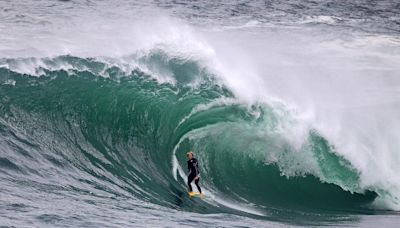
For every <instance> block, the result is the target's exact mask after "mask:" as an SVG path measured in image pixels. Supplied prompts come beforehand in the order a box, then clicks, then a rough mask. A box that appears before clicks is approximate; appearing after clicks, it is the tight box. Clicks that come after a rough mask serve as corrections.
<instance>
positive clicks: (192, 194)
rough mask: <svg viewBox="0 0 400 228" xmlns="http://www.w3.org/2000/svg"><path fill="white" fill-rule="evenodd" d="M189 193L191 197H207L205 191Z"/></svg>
mask: <svg viewBox="0 0 400 228" xmlns="http://www.w3.org/2000/svg"><path fill="white" fill-rule="evenodd" d="M188 194H189V197H190V198H192V197H198V198H204V197H205V195H204V193H202V194H200V193H198V192H188Z"/></svg>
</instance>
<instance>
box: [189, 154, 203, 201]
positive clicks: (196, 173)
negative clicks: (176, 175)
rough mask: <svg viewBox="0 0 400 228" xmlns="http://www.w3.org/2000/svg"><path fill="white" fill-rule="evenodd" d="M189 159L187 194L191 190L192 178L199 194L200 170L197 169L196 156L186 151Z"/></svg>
mask: <svg viewBox="0 0 400 228" xmlns="http://www.w3.org/2000/svg"><path fill="white" fill-rule="evenodd" d="M187 155H188V158H189V160H188V161H187V163H188V171H189V175H188V187H189V194H191V193H192V192H193V189H192V185H191V183H192V181H193V180H194V183H195V184H196V186H197V189H198V190H199V193H200V194H201V188H200V185H199V181H200V170H199V162H198V161H197V159H196V158H194V157H193V152H188V153H187Z"/></svg>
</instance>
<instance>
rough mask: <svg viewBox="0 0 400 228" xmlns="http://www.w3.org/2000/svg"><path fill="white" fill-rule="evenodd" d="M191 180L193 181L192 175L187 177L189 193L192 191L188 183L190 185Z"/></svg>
mask: <svg viewBox="0 0 400 228" xmlns="http://www.w3.org/2000/svg"><path fill="white" fill-rule="evenodd" d="M193 179H194V176H193V175H189V176H188V186H189V192H192V191H193V189H192V185H191V184H190V183H192V181H193Z"/></svg>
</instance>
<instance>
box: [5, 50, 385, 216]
mask: <svg viewBox="0 0 400 228" xmlns="http://www.w3.org/2000/svg"><path fill="white" fill-rule="evenodd" d="M132 61H136V63H132V64H130V66H131V67H130V68H126V67H125V68H124V67H121V66H118V65H116V64H114V65H113V64H110V61H108V62H105V61H104V60H99V59H93V58H79V57H74V56H59V57H56V58H42V59H34V58H31V59H3V60H2V61H1V62H2V66H3V67H2V68H1V69H0V85H1V86H0V94H1V97H2V98H1V102H0V134H1V140H0V145H1V148H2V151H3V152H4V154H6V156H5V157H4V156H3V157H2V158H1V162H0V173H1V174H0V175H2V176H3V177H4V178H5V177H18V178H21V177H23V179H24V180H26V181H27V182H32V183H41V184H51V185H53V186H55V187H57V186H58V187H62V188H63V187H67V188H69V189H72V190H73V191H76V192H81V191H90V192H94V193H96V194H99V195H116V196H125V197H134V198H137V199H140V200H144V201H148V202H151V203H155V204H158V205H162V206H167V207H171V208H178V209H183V210H198V211H199V212H207V213H212V212H220V211H228V212H232V213H239V214H243V213H244V214H253V215H255V216H267V217H268V214H270V213H272V212H273V211H278V212H279V213H282V214H285V211H286V212H287V211H291V212H292V211H315V210H324V211H338V210H340V211H342V212H343V211H344V212H346V211H348V212H349V211H351V212H354V213H370V212H369V211H370V209H369V208H370V207H371V203H372V202H373V201H374V200H375V199H376V197H377V196H378V195H379V194H382V192H379V191H376V189H368V188H363V187H362V186H361V185H360V181H361V180H360V176H359V171H358V170H357V169H355V168H354V167H353V166H352V165H351V163H350V162H349V161H348V160H346V159H345V158H344V157H341V156H340V155H338V153H336V151H335V147H334V146H333V145H332V144H330V143H329V141H328V140H327V139H326V138H324V137H323V136H322V135H321V134H320V133H319V132H318V131H317V130H315V129H312V130H310V131H308V132H307V133H306V140H305V142H304V143H302V145H301V146H300V147H298V146H295V145H293V144H292V143H291V141H290V140H288V135H287V132H286V130H285V129H286V128H287V127H284V125H291V124H293V121H295V120H294V119H293V116H291V113H290V112H289V111H288V110H287V109H286V107H285V106H284V104H281V103H279V102H278V101H276V102H275V103H268V104H267V103H251V104H249V103H246V102H244V101H243V100H241V99H238V98H237V97H236V96H235V94H234V93H233V92H232V91H231V90H230V89H229V88H227V87H226V86H224V85H221V84H220V83H219V82H218V80H216V79H215V77H216V76H215V75H214V74H213V73H211V72H210V71H209V70H208V69H206V68H204V67H202V66H201V64H199V63H197V62H196V61H194V60H190V59H180V58H176V57H171V56H168V54H166V53H165V52H161V51H159V50H156V51H153V52H151V54H149V55H146V56H142V57H140V58H136V57H135V58H132ZM26 65H29V66H31V67H30V68H29V70H27V68H24V67H22V66H26ZM32 66H34V67H32ZM132 66H134V67H132ZM143 66H146V68H143ZM18 69H19V70H18ZM32 69H34V70H32ZM127 69H129V70H127ZM154 69H157V70H160V69H161V70H164V73H163V74H164V75H165V71H169V72H172V73H171V74H170V76H171V77H172V78H170V79H171V80H167V81H160V80H158V79H159V78H158V76H157V75H153V74H152V73H153V72H154ZM23 71H25V73H23ZM188 150H194V151H195V152H196V155H197V156H198V158H199V160H200V161H201V163H200V164H201V170H202V174H201V177H202V184H203V185H204V186H205V189H206V194H208V195H209V196H210V197H209V198H208V199H207V200H205V201H201V202H196V203H198V204H200V206H196V207H195V208H196V209H193V207H192V204H193V202H192V201H190V200H188V199H187V197H185V194H186V186H185V178H186V177H185V174H184V171H183V168H182V167H185V166H184V164H185V156H184V155H185V152H187V151H188ZM178 174H180V175H178ZM291 215H293V214H292V213H289V212H287V216H289V217H290V216H291Z"/></svg>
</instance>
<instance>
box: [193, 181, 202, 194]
mask: <svg viewBox="0 0 400 228" xmlns="http://www.w3.org/2000/svg"><path fill="white" fill-rule="evenodd" d="M199 181H200V177H199V178H197V179H196V180H195V181H194V183H195V184H196V186H197V190H199V192H200V194H201V188H200V185H199Z"/></svg>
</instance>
